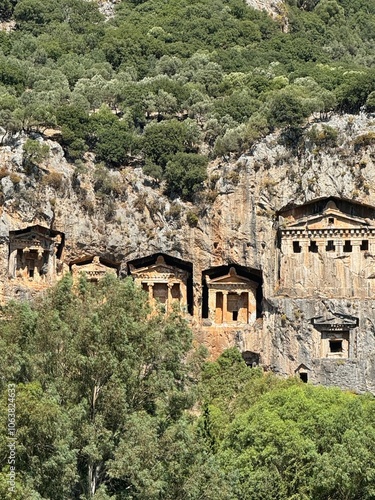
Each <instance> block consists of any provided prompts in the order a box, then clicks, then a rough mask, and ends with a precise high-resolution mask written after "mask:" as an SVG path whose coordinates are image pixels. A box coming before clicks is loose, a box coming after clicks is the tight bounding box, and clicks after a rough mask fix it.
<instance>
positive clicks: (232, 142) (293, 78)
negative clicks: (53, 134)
mask: <svg viewBox="0 0 375 500" xmlns="http://www.w3.org/2000/svg"><path fill="white" fill-rule="evenodd" d="M284 8H285V16H283V15H280V16H279V19H278V20H277V19H276V20H272V19H271V18H270V17H268V16H267V15H266V14H265V13H264V12H259V11H255V10H253V9H251V8H250V7H248V6H247V5H246V3H245V2H244V0H214V1H213V0H194V1H189V2H187V1H184V0H172V1H170V2H165V1H164V0H145V1H140V0H123V1H122V2H120V3H119V5H118V6H117V11H116V15H115V17H114V18H113V19H110V20H108V21H106V22H104V18H103V16H102V15H101V14H100V13H99V11H98V9H97V2H87V1H84V0H53V1H49V2H41V1H40V0H5V2H2V6H1V7H0V19H2V20H3V21H9V20H11V21H14V22H15V29H14V30H12V31H10V32H5V31H0V125H1V126H2V127H3V128H4V129H5V131H6V136H5V137H3V143H4V141H6V140H10V139H11V138H12V136H13V135H14V133H15V132H17V131H20V130H23V131H25V132H28V133H29V132H31V131H38V132H43V131H44V130H45V129H46V128H48V127H58V128H59V129H61V139H60V140H61V142H62V144H63V146H64V148H65V150H66V152H67V154H68V157H69V158H70V159H71V160H72V161H74V160H76V159H80V158H81V157H82V155H83V153H84V152H85V151H87V150H91V151H93V152H94V153H95V154H96V156H97V158H98V159H99V160H102V161H105V162H106V163H107V164H108V166H110V167H118V166H120V165H122V164H124V163H126V161H127V159H128V158H129V157H134V156H135V157H136V158H137V161H138V162H139V164H142V165H145V168H146V172H147V173H149V174H151V175H153V176H154V177H156V178H157V179H163V178H166V177H167V178H168V179H170V173H171V170H172V169H173V168H174V166H176V165H177V164H178V161H176V155H181V154H182V153H183V154H192V153H194V154H200V155H203V157H204V156H205V155H208V156H209V157H213V156H216V155H219V156H221V155H227V154H229V153H231V152H233V153H238V152H241V151H243V150H244V149H245V148H248V147H249V146H251V144H252V143H253V142H254V141H255V140H257V139H258V138H259V137H261V136H262V135H263V134H266V133H267V132H269V131H270V130H272V129H273V128H275V127H286V126H299V125H301V124H303V122H304V120H305V119H306V118H307V117H308V116H309V115H311V114H312V113H318V114H319V113H320V114H321V115H322V116H325V115H326V114H327V113H328V112H330V111H332V110H336V111H345V112H352V113H356V112H358V111H359V110H360V108H361V107H362V106H367V108H368V109H369V110H372V109H373V108H374V95H375V94H374V92H375V70H374V54H375V1H374V0H356V1H352V0H320V1H319V0H304V1H302V0H288V1H287V2H286V4H285V5H284ZM286 19H288V21H286ZM180 157H181V156H180ZM168 162H170V164H169V168H168V169H166V165H167V163H168ZM197 162H198V163H199V160H196V161H195V162H194V165H196V164H197ZM200 164H201V165H203V164H204V161H203V159H202V161H201V162H200ZM194 169H195V171H197V176H195V174H194V172H192V173H190V174H189V175H188V176H187V179H186V180H185V179H184V178H181V175H179V173H178V171H177V172H176V176H179V179H178V180H177V181H176V183H177V184H178V189H177V190H176V191H175V187H176V186H174V185H173V186H171V185H169V188H168V189H169V192H176V194H179V193H188V195H186V194H185V196H187V197H189V196H190V197H191V196H192V193H191V184H193V189H194V190H196V189H198V188H199V187H201V186H202V182H203V181H204V179H205V176H202V175H201V169H198V170H197V169H196V168H195V167H194ZM192 178H193V180H194V181H193V182H191V180H189V179H192Z"/></svg>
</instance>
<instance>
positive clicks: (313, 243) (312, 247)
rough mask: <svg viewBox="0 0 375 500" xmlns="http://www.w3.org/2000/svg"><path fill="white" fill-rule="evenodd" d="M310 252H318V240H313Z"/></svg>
mask: <svg viewBox="0 0 375 500" xmlns="http://www.w3.org/2000/svg"><path fill="white" fill-rule="evenodd" d="M309 252H312V253H318V244H317V242H316V241H311V242H310V246H309Z"/></svg>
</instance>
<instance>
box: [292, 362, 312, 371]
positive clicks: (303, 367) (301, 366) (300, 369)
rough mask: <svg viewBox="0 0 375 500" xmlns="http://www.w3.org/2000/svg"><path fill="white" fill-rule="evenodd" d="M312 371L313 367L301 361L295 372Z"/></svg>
mask: <svg viewBox="0 0 375 500" xmlns="http://www.w3.org/2000/svg"><path fill="white" fill-rule="evenodd" d="M307 370H309V371H311V368H309V367H308V366H306V365H304V364H303V363H301V364H300V365H299V366H298V367H297V368H296V369H295V370H294V372H295V373H297V372H305V371H307Z"/></svg>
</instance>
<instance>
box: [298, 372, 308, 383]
mask: <svg viewBox="0 0 375 500" xmlns="http://www.w3.org/2000/svg"><path fill="white" fill-rule="evenodd" d="M299 378H300V379H301V380H302V382H305V384H306V383H307V381H308V380H309V376H308V374H307V373H300V374H299Z"/></svg>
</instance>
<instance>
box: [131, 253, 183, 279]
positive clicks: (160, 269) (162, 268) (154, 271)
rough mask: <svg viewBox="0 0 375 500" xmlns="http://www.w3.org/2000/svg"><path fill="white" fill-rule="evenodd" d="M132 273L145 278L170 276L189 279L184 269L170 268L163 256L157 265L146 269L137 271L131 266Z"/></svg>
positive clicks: (142, 268) (159, 258)
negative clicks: (149, 276)
mask: <svg viewBox="0 0 375 500" xmlns="http://www.w3.org/2000/svg"><path fill="white" fill-rule="evenodd" d="M130 271H131V274H132V276H135V277H137V276H144V275H154V276H157V275H164V276H166V275H170V276H178V277H179V278H181V277H182V276H183V277H187V275H188V273H187V272H186V271H183V270H182V269H178V268H177V267H175V266H170V265H169V264H166V263H165V260H164V258H163V257H162V256H159V257H158V258H157V260H156V263H155V264H151V265H149V266H146V267H141V268H138V269H136V268H135V267H134V266H132V265H130Z"/></svg>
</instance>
